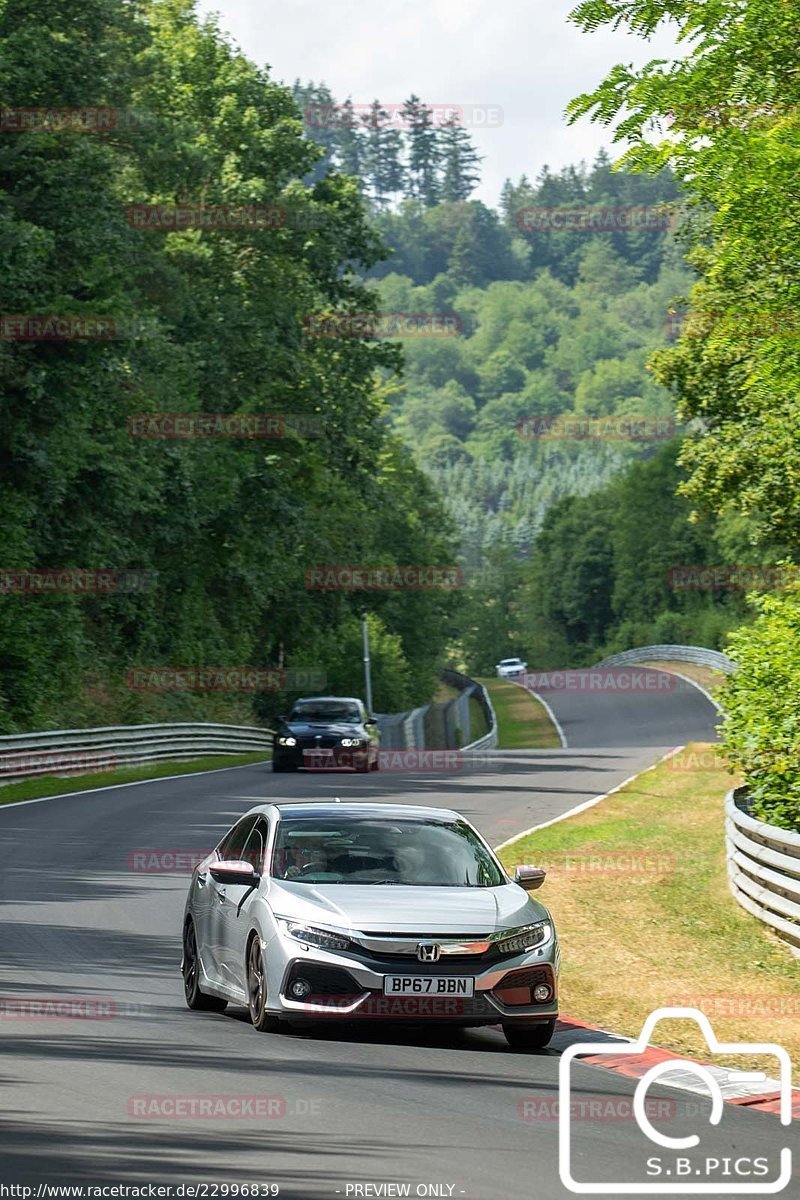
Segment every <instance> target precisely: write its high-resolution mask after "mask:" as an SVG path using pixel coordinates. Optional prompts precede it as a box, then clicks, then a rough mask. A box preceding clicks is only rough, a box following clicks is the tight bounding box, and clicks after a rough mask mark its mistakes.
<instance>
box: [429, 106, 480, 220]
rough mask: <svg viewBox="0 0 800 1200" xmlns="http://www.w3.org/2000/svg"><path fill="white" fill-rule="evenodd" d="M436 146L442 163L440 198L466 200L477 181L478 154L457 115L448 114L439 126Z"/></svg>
mask: <svg viewBox="0 0 800 1200" xmlns="http://www.w3.org/2000/svg"><path fill="white" fill-rule="evenodd" d="M439 146H440V149H441V162H442V179H441V193H440V199H442V200H468V199H469V197H470V195H471V194H472V192H474V190H475V188H476V187H477V186H478V183H479V182H480V171H479V169H478V164H479V163H480V162H481V156H480V155H479V154H478V152H477V150H476V149H475V147H474V146H473V144H472V140H471V138H470V136H469V134H468V133H467V131H466V129H464V127H463V126H462V125H461V123H460V121H459V119H458V117H455V116H453V117H450V119H449V120H448V121H447V122H446V123H445V124H444V125H443V126H442V129H441V132H440V134H439Z"/></svg>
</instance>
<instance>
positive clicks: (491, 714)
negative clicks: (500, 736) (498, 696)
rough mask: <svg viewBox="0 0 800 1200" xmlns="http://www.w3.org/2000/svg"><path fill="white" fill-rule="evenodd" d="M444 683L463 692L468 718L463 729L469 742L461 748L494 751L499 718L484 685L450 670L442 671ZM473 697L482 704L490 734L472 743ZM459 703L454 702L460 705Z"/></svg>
mask: <svg viewBox="0 0 800 1200" xmlns="http://www.w3.org/2000/svg"><path fill="white" fill-rule="evenodd" d="M442 681H443V682H444V683H449V684H450V686H451V687H457V688H459V689H460V690H461V696H460V697H459V700H461V699H462V697H463V703H464V707H465V708H466V709H467V716H466V718H465V719H464V724H463V725H462V726H461V729H462V730H463V731H464V736H465V738H466V740H467V744H466V745H465V746H461V747H460V749H462V750H493V749H494V748H495V747H496V746H497V717H496V715H495V711H494V708H493V706H492V702H491V700H490V699H489V693H488V692H487V691H486V688H485V687H484V686H483V684H482V683H476V682H475V680H474V679H470V677H469V675H462V674H461V672H460V671H451V670H449V669H447V670H444V671H442ZM470 695H473V696H474V697H475V698H476V700H477V701H478V703H479V704H480V706H481V708H482V710H483V715H484V718H485V720H486V725H487V728H488V733H485V734H484V735H483V737H479V738H476V740H475V741H470V740H469V737H470V732H471V730H470V725H471V722H470V720H469V697H470ZM458 702H459V701H453V703H454V704H458Z"/></svg>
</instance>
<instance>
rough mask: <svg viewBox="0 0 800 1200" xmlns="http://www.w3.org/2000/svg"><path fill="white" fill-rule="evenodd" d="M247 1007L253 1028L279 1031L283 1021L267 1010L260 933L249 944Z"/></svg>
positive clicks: (260, 1030)
mask: <svg viewBox="0 0 800 1200" xmlns="http://www.w3.org/2000/svg"><path fill="white" fill-rule="evenodd" d="M247 1007H248V1009H249V1011H250V1020H251V1022H252V1024H253V1028H254V1029H256V1030H258V1032H259V1033H278V1032H280V1030H281V1029H282V1028H283V1022H282V1021H281V1020H280V1019H279V1018H278V1017H273V1016H270V1015H269V1013H268V1012H267V968H266V963H265V962H264V951H263V950H262V949H261V940H260V938H259V936H258V934H255V933H254V934H253V936H252V937H251V938H250V941H249V943H248V946H247Z"/></svg>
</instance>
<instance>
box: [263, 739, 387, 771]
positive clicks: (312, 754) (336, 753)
mask: <svg viewBox="0 0 800 1200" xmlns="http://www.w3.org/2000/svg"><path fill="white" fill-rule="evenodd" d="M377 757H378V747H377V746H370V747H366V748H363V749H361V748H358V749H353V748H352V747H350V746H331V747H329V748H323V749H320V750H315V749H312V748H310V747H307V746H306V747H303V746H279V745H278V744H277V743H276V744H275V746H274V748H273V752H272V761H273V764H275V763H277V764H278V766H287V767H293V768H294V769H295V770H299V769H300V768H301V767H305V768H306V769H307V770H312V771H314V770H317V771H319V770H325V769H326V768H327V769H330V768H332V767H351V768H352V769H353V770H362V771H363V770H364V768H365V767H367V766H369V764H370V762H374V761H375V759H377Z"/></svg>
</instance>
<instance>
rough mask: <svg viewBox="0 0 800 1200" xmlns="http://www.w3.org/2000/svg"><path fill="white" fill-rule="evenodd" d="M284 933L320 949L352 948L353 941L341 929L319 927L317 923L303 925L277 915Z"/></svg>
mask: <svg viewBox="0 0 800 1200" xmlns="http://www.w3.org/2000/svg"><path fill="white" fill-rule="evenodd" d="M278 920H279V921H280V923H281V925H282V926H283V930H284V933H286V934H287V935H288V936H289V937H291V938H294V939H295V941H296V942H302V943H303V944H304V945H306V946H317V947H318V948H319V949H320V950H352V949H353V948H354V947H353V942H351V940H350V938H349V937H347V936H346V935H345V934H344V932H343V931H341V932H340V931H339V930H337V929H321V928H320V927H319V926H318V925H305V924H304V923H303V922H302V921H291V920H289V918H288V917H278Z"/></svg>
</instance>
